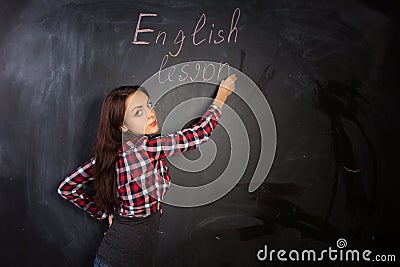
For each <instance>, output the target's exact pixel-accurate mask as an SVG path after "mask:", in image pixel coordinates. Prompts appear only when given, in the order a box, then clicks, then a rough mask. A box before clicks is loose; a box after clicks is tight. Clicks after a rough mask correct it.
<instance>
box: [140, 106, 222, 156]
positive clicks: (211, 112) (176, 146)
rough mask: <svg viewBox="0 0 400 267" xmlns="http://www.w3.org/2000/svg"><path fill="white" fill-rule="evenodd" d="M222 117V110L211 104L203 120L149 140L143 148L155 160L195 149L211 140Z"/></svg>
mask: <svg viewBox="0 0 400 267" xmlns="http://www.w3.org/2000/svg"><path fill="white" fill-rule="evenodd" d="M221 115H222V112H221V109H220V108H219V107H218V106H217V105H215V104H211V105H210V106H209V108H208V109H207V111H206V112H205V113H204V115H203V116H202V117H201V119H200V120H199V121H198V122H197V123H195V124H193V125H192V126H191V127H189V128H185V129H183V130H180V131H176V132H174V133H171V134H167V135H160V136H157V137H155V138H151V139H147V140H146V142H145V144H144V145H143V147H144V149H145V150H146V151H147V153H148V154H149V157H150V158H154V159H163V158H166V157H169V156H172V155H174V154H177V153H182V152H185V151H188V150H192V149H195V148H197V147H199V145H200V144H202V143H204V142H206V141H207V140H208V139H209V137H210V136H211V133H212V131H213V130H214V129H215V127H216V125H217V123H218V120H219V118H220V117H221Z"/></svg>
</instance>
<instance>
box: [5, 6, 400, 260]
mask: <svg viewBox="0 0 400 267" xmlns="http://www.w3.org/2000/svg"><path fill="white" fill-rule="evenodd" d="M397 11H398V8H397V5H396V4H395V3H394V2H393V3H389V1H380V3H372V1H371V2H369V1H334V2H333V1H331V2H325V1H323V2H316V1H223V2H222V1H221V2H215V1H202V2H199V1H42V0H39V1H10V0H5V1H3V2H2V5H1V8H0V18H1V19H0V20H1V23H0V36H1V42H0V46H1V49H0V51H1V56H0V62H1V67H2V68H1V72H0V81H1V90H0V95H1V99H2V104H1V106H0V109H1V110H0V116H1V123H2V131H1V134H0V141H1V143H0V159H1V173H0V178H1V182H2V186H1V189H0V191H1V193H0V200H1V206H0V214H1V224H0V237H1V244H2V245H1V259H2V266H92V264H93V263H92V262H93V259H94V254H95V252H96V249H97V247H98V245H99V243H100V241H101V239H102V237H103V232H104V230H105V229H107V227H108V226H107V223H106V222H104V223H103V222H98V221H96V220H94V219H93V218H91V217H90V216H89V215H88V214H86V213H85V212H84V211H82V210H79V209H78V208H76V207H75V206H73V205H71V204H70V203H68V202H67V201H65V200H63V199H62V198H60V196H59V195H58V194H57V186H58V185H59V183H60V182H61V181H62V179H63V178H64V177H65V175H67V173H68V172H69V171H71V170H72V169H74V168H75V167H77V166H78V164H80V163H82V162H83V161H85V160H87V159H88V158H89V157H90V156H92V149H93V145H94V140H95V133H96V127H97V125H98V119H99V113H100V108H101V103H102V100H103V98H104V96H105V95H106V94H107V92H108V91H110V90H111V89H113V88H115V87H117V86H120V85H125V84H142V83H144V82H145V81H146V80H147V79H148V78H149V77H151V76H152V75H154V74H155V73H157V71H159V70H160V66H162V64H163V62H164V63H165V67H168V66H172V65H174V64H180V63H182V62H194V61H212V62H220V63H227V64H229V65H230V66H232V67H233V68H235V69H236V70H237V71H239V72H240V73H242V74H244V75H246V77H248V78H249V80H250V81H253V82H254V85H255V87H254V88H252V90H256V89H257V90H258V91H252V92H254V94H252V96H253V100H254V98H257V97H255V96H256V95H257V94H255V93H256V92H257V93H259V95H261V96H263V98H264V97H265V99H266V101H267V103H268V107H269V108H270V110H267V109H265V114H272V115H273V120H274V123H275V125H274V126H275V127H276V151H274V153H273V158H272V160H273V161H271V162H270V163H271V168H270V169H268V172H267V173H265V179H264V180H263V181H262V183H261V184H260V185H259V186H258V187H257V189H256V190H255V191H253V192H249V185H250V183H251V179H252V177H253V174H254V173H255V170H256V168H257V166H259V165H260V164H261V165H262V164H268V163H267V162H259V161H258V160H259V158H260V155H261V152H262V151H263V150H262V149H264V150H266V149H268V151H267V152H270V153H272V152H271V150H270V148H271V147H270V148H267V147H263V148H261V145H262V142H263V141H262V140H263V138H264V142H265V140H267V141H268V140H269V141H271V138H272V137H271V136H262V134H261V130H260V129H261V128H260V127H262V126H260V125H259V124H258V121H257V119H256V116H255V115H254V113H253V111H254V110H252V106H251V105H249V103H248V102H247V101H246V99H242V98H241V97H240V96H238V95H232V96H231V97H230V98H229V99H228V101H227V103H226V105H229V107H230V108H231V109H232V111H233V112H234V113H235V114H237V116H238V117H240V119H241V121H242V122H243V125H244V126H245V129H246V130H247V134H248V146H249V151H250V153H249V161H248V163H247V164H246V167H245V169H244V170H243V176H242V177H241V179H240V181H239V182H238V183H237V184H236V185H235V186H234V187H233V188H232V190H231V191H229V193H227V194H226V195H225V196H224V197H222V198H220V199H218V200H217V201H214V202H212V203H209V204H207V205H204V206H201V207H186V208H185V207H175V206H172V205H167V204H163V209H164V214H163V217H162V220H161V225H160V231H159V248H158V262H159V264H160V266H261V265H264V264H266V261H267V260H265V259H264V260H261V259H259V258H257V253H258V252H259V251H260V250H263V249H264V247H265V245H267V246H268V249H276V250H278V249H280V248H286V249H289V248H290V249H294V248H296V249H305V248H315V249H327V248H328V247H333V248H338V244H339V242H338V240H340V241H346V242H347V246H348V247H351V248H359V249H360V250H361V249H369V250H372V251H373V254H378V253H381V254H387V255H389V254H395V253H396V251H398V248H399V245H398V243H397V240H398V237H399V228H398V224H397V222H396V218H397V213H398V211H399V203H400V202H399V198H398V195H399V194H398V193H399V192H398V188H399V179H398V174H397V160H398V159H399V157H398V152H397V151H399V148H400V147H399V139H398V136H399V133H400V131H399V127H398V126H397V123H396V121H398V115H399V108H398V106H399V105H398V101H399V96H400V94H399V90H398V85H399V78H398V77H399V76H398V74H397V71H396V69H397V65H398V62H399V50H398V43H399V40H398V38H399V27H398V19H397V18H398V16H397ZM203 23H204V25H203ZM196 25H197V29H198V30H199V31H198V32H197V34H196V35H193V33H194V31H195V29H196ZM201 25H203V26H201ZM144 29H148V30H144ZM232 30H233V31H232ZM160 32H164V33H165V34H161V35H160V36H159V39H158V40H157V35H158V34H159V33H160ZM183 36H185V38H184V39H183ZM164 37H165V42H164V43H163V42H162V40H163V38H164ZM222 37H223V38H222ZM201 40H203V41H201ZM146 42H147V44H146ZM166 55H167V57H166ZM166 59H167V61H163V60H166ZM224 75H226V74H224ZM222 78H224V77H223V76H221V77H219V78H218V79H219V80H220V79H222ZM161 86H162V85H160V88H162V87H161ZM239 86H240V83H239ZM246 89H248V90H250V89H249V88H247V87H246V88H243V85H242V88H241V90H243V91H245V90H246ZM216 90H217V87H216V85H215V84H208V83H201V82H199V83H196V84H187V85H182V86H179V87H177V88H175V89H174V90H172V91H170V92H169V93H168V94H166V95H164V96H163V97H162V98H161V99H160V103H159V105H158V114H159V116H160V119H161V121H164V120H166V118H167V116H168V114H169V113H170V112H171V110H172V109H173V108H174V107H175V106H176V105H178V104H179V103H182V102H184V101H186V100H189V99H193V98H199V97H206V98H212V97H214V96H215V93H216ZM149 91H152V90H151V89H150V90H149ZM206 104H207V103H204V105H203V106H202V107H203V108H204V107H206ZM270 112H271V113H270ZM265 116H267V115H265ZM261 117H262V116H261ZM195 120H196V118H193V120H191V121H186V122H185V121H179V122H177V125H173V126H171V125H170V130H174V129H175V130H177V129H176V127H178V125H180V126H179V127H181V126H182V124H184V125H185V126H188V125H189V124H190V123H192V122H194V121H195ZM174 127H175V128H174ZM235 133H236V132H235V129H234V128H233V130H232V129H231V130H230V131H227V130H226V128H224V127H223V126H220V127H218V128H217V129H216V130H215V133H214V134H213V138H212V139H213V142H214V144H215V145H216V146H217V147H218V153H217V155H216V157H215V159H214V162H213V164H212V165H211V166H210V167H209V168H207V169H206V170H202V171H200V172H196V173H188V172H185V171H183V170H181V169H179V168H176V167H174V166H171V167H170V171H171V175H172V177H173V179H174V182H175V183H176V184H181V185H186V186H195V185H201V184H207V183H209V182H211V181H212V180H213V179H214V178H215V177H217V176H218V175H220V174H221V173H222V172H223V171H224V170H225V169H226V166H227V164H228V162H229V159H230V156H231V154H230V151H231V148H232V147H233V146H236V145H237V143H231V142H230V141H229V140H230V139H229V135H234V134H235ZM271 133H272V132H271ZM199 153H200V152H199V151H197V150H196V151H189V152H186V153H185V154H184V156H185V157H186V158H188V159H189V160H195V159H196V158H198V157H199ZM337 242H338V243H337ZM262 253H264V251H262ZM262 253H261V254H262ZM261 254H259V255H261ZM397 256H399V255H397ZM397 258H398V257H397ZM330 263H331V264H333V263H335V264H336V265H335V266H339V265H341V264H344V263H343V262H334V261H331V262H330ZM269 264H276V265H279V264H283V265H285V264H287V266H291V264H293V262H290V261H288V262H285V263H283V262H279V260H278V259H277V258H274V261H273V262H272V263H271V262H269ZM304 264H305V265H306V266H309V265H310V262H308V263H304Z"/></svg>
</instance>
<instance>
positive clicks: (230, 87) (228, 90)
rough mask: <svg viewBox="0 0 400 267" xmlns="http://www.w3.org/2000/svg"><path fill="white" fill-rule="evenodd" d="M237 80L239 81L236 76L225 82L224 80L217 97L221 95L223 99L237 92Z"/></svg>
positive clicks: (233, 75) (231, 76)
mask: <svg viewBox="0 0 400 267" xmlns="http://www.w3.org/2000/svg"><path fill="white" fill-rule="evenodd" d="M236 80H237V76H236V74H232V75H230V76H229V77H228V78H226V79H225V80H222V81H221V83H220V85H219V89H218V93H217V95H218V94H219V95H220V96H221V97H225V98H227V97H228V96H229V95H230V94H232V92H233V91H234V90H235V82H236Z"/></svg>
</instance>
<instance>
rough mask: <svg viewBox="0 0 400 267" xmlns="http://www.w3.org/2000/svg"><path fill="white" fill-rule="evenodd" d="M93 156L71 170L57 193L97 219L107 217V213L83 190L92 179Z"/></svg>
mask: <svg viewBox="0 0 400 267" xmlns="http://www.w3.org/2000/svg"><path fill="white" fill-rule="evenodd" d="M94 164H95V159H94V157H91V158H90V159H89V160H87V161H86V162H84V163H83V164H82V165H80V166H79V167H78V168H76V169H75V170H74V171H72V172H71V173H70V174H69V175H68V176H67V177H66V178H65V179H64V181H63V182H62V183H61V184H60V185H59V187H58V190H57V191H58V194H59V195H60V196H62V197H63V198H64V199H66V200H69V201H71V202H72V203H73V204H74V205H76V206H77V207H79V208H81V209H83V210H85V211H86V212H88V213H89V214H90V216H92V217H93V218H95V219H97V220H103V219H105V218H107V214H106V213H105V212H103V211H102V210H100V209H99V207H98V206H97V205H96V203H95V202H94V201H93V197H92V196H90V195H89V194H87V193H86V192H84V191H83V189H84V188H86V187H87V186H88V185H89V184H91V183H92V182H93V181H94V177H93V165H94Z"/></svg>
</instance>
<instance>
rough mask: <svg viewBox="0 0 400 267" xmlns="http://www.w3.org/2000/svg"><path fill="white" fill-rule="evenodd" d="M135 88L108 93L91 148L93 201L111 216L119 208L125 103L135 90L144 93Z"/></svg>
mask: <svg viewBox="0 0 400 267" xmlns="http://www.w3.org/2000/svg"><path fill="white" fill-rule="evenodd" d="M142 89H144V88H142V87H140V86H138V85H133V86H131V85H124V86H120V87H118V88H115V89H113V90H111V91H110V92H109V93H108V94H107V96H106V97H105V98H104V101H103V105H102V108H101V113H100V123H99V127H98V131H97V137H96V142H95V146H94V157H95V160H96V162H95V164H94V166H93V176H94V177H95V179H94V184H95V188H96V191H97V192H96V195H95V196H94V201H95V202H96V204H97V205H98V207H99V208H100V209H101V210H104V211H105V212H106V213H107V214H112V212H113V211H114V208H115V207H116V206H117V205H118V199H117V172H116V161H117V159H118V156H117V153H118V150H119V149H120V148H121V146H122V130H121V128H120V127H121V126H122V125H123V121H124V115H125V100H126V99H127V98H128V96H130V95H131V94H133V93H135V92H136V91H137V90H141V91H144V92H145V93H146V94H147V91H146V90H145V89H144V90H142Z"/></svg>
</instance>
